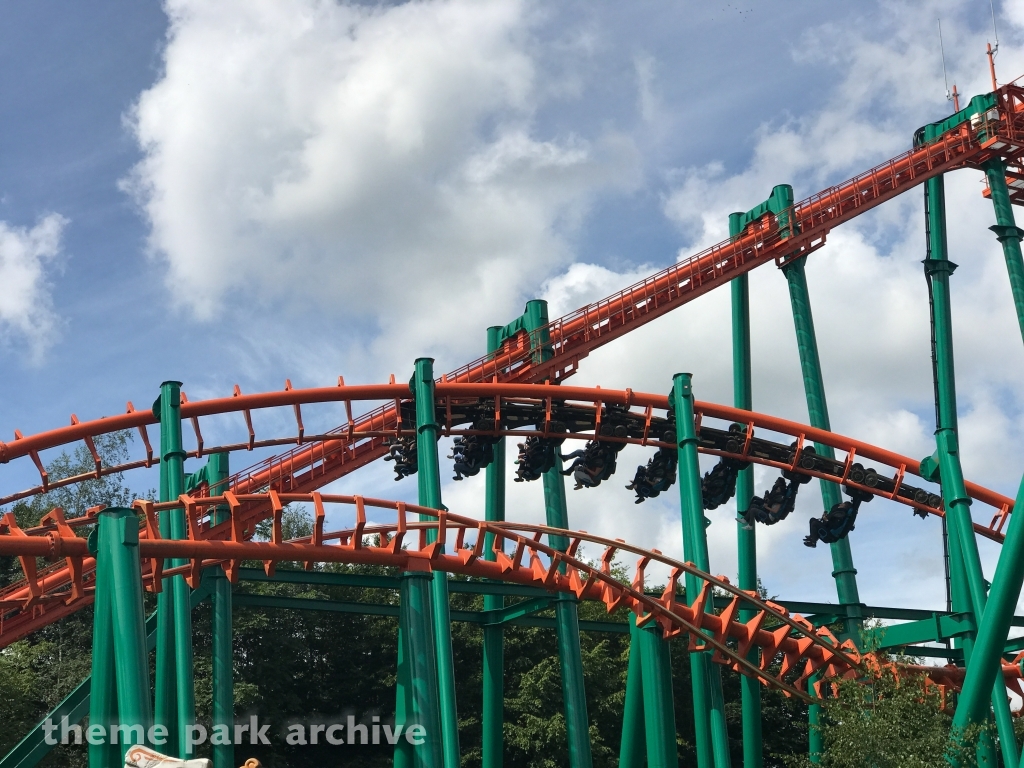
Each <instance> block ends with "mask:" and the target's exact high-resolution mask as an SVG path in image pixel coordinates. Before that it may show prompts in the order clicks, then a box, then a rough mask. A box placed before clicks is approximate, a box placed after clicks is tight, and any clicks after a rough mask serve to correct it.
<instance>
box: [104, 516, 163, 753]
mask: <svg viewBox="0 0 1024 768" xmlns="http://www.w3.org/2000/svg"><path fill="white" fill-rule="evenodd" d="M97 530H98V536H97V558H98V559H101V562H102V560H106V563H104V564H103V565H102V567H101V568H98V569H97V579H96V593H97V597H99V595H100V594H102V593H106V602H107V604H106V606H104V607H103V615H101V616H100V619H99V620H100V621H106V622H110V624H111V626H112V629H113V656H114V668H115V670H116V673H115V677H116V680H117V685H116V688H117V720H118V722H119V724H121V725H124V726H128V727H129V730H122V731H121V732H120V733H119V734H118V736H119V738H118V742H119V743H118V745H117V747H115V748H114V750H113V751H114V753H115V754H118V755H119V756H120V758H121V761H122V762H123V758H124V754H125V753H126V752H127V751H128V747H130V746H132V745H134V744H143V743H145V740H146V736H145V731H146V730H147V729H148V728H149V727H150V725H152V724H153V709H152V705H151V703H150V698H149V697H150V687H149V654H148V652H147V648H146V616H145V611H144V606H143V602H142V567H141V564H140V560H139V519H138V517H137V516H136V514H135V512H134V510H131V509H123V508H119V507H108V508H107V509H105V510H103V511H101V512H100V513H99V519H98V522H97ZM104 580H105V582H106V583H104ZM105 657H106V661H107V662H108V663H109V658H110V655H109V653H106V652H105ZM106 677H107V678H109V673H108V674H107V675H106ZM104 688H106V686H104ZM105 693H109V691H105ZM137 726H141V727H142V729H143V730H142V734H141V735H140V733H139V732H138V731H134V730H130V729H131V728H132V727H137ZM108 740H110V735H109V733H108Z"/></svg>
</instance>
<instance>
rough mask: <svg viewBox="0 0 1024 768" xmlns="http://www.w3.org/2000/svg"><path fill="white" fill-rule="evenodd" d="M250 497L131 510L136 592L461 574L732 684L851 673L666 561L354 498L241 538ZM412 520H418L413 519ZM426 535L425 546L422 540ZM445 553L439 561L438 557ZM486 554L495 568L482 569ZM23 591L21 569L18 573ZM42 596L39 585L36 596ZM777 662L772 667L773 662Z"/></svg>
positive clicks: (612, 545)
mask: <svg viewBox="0 0 1024 768" xmlns="http://www.w3.org/2000/svg"><path fill="white" fill-rule="evenodd" d="M258 500H260V499H256V498H252V497H248V498H247V497H245V496H236V495H235V494H232V493H230V492H229V493H226V494H225V495H224V496H220V497H214V498H210V497H204V498H192V497H188V496H182V497H181V498H180V499H179V501H178V502H171V503H165V504H154V503H152V502H146V501H139V502H136V503H135V507H136V509H137V510H138V512H139V515H140V518H141V520H140V522H141V525H142V530H141V531H140V542H139V553H140V556H141V557H142V559H143V574H144V583H145V584H146V586H147V588H148V589H149V590H151V591H159V590H160V588H161V582H162V580H163V579H164V578H166V577H167V576H169V575H172V574H174V573H182V574H183V575H184V576H185V578H186V580H187V581H188V582H189V584H190V585H191V586H193V587H196V586H198V584H199V580H200V578H201V572H202V569H204V568H208V567H222V568H223V569H224V571H225V573H226V574H227V575H228V578H229V579H231V580H232V581H236V580H237V576H238V568H239V566H240V563H241V561H242V560H262V561H263V562H264V564H265V567H266V569H267V572H268V573H273V570H274V568H275V566H276V564H277V563H279V562H283V561H284V562H288V561H293V562H294V561H298V562H305V563H306V564H307V567H309V565H310V564H311V563H314V562H342V563H362V564H372V565H379V566H390V567H395V568H400V569H402V570H420V571H446V572H449V573H457V574H463V575H469V576H476V577H481V578H488V579H499V580H502V581H509V582H515V583H519V584H526V585H530V586H536V587H542V588H544V589H546V590H548V591H550V592H566V593H573V594H575V595H576V596H577V597H579V598H581V599H589V600H600V601H601V602H603V603H604V604H605V606H606V608H607V610H608V612H609V613H610V612H612V611H614V610H615V609H617V608H620V607H621V608H625V609H627V610H629V611H631V612H632V613H633V614H634V615H635V616H636V621H637V624H639V625H643V624H648V623H650V622H654V623H655V624H656V625H657V626H658V627H660V629H661V631H662V634H663V636H665V637H675V636H679V635H684V634H685V635H687V636H688V637H689V639H690V648H691V650H706V651H710V652H712V653H713V656H712V658H713V660H714V661H716V662H718V663H720V664H724V665H727V666H729V667H731V668H732V669H734V670H736V671H737V672H740V673H741V674H745V675H749V676H751V677H757V678H759V679H760V680H762V682H764V683H765V684H767V685H771V686H774V687H776V688H779V689H781V690H782V691H784V692H785V693H786V694H788V695H791V696H797V697H799V698H801V699H804V700H805V701H812V700H813V698H814V697H812V696H811V695H810V693H809V691H808V685H807V684H808V680H809V679H810V678H811V676H812V675H815V674H818V673H821V674H822V675H823V676H824V677H826V678H828V679H834V678H837V677H843V676H847V675H850V674H853V673H855V672H856V670H857V667H858V664H859V660H860V657H859V655H858V653H857V651H856V648H855V647H854V646H853V644H852V643H850V642H849V641H847V642H846V643H840V642H839V641H838V640H837V639H836V638H835V636H834V635H832V633H831V632H829V630H828V629H827V628H825V627H819V628H815V627H814V625H813V624H811V623H810V622H809V621H807V620H806V619H804V618H803V617H802V616H799V615H790V614H789V612H788V611H787V610H786V609H785V608H783V607H782V606H779V605H776V604H775V603H772V602H771V601H767V600H762V599H760V598H759V597H758V596H757V595H756V594H754V593H749V592H745V591H742V590H739V589H737V588H736V587H734V586H733V585H732V584H731V583H730V582H729V580H728V579H726V578H725V577H724V576H718V577H715V576H712V575H710V574H707V573H704V572H702V571H700V570H698V569H697V568H696V567H694V566H693V564H692V563H684V562H680V561H678V560H674V559H673V558H669V557H666V556H665V555H663V554H662V553H661V552H659V551H658V550H645V549H642V548H639V547H634V546H632V545H629V544H626V543H623V542H621V541H612V540H610V539H605V538H602V537H599V536H593V535H591V534H588V533H585V532H581V531H570V530H564V529H559V528H550V527H548V526H543V525H520V524H515V523H490V522H483V521H480V520H474V519H472V518H468V517H463V516H460V515H455V514H452V513H450V512H445V511H438V510H433V509H428V508H425V507H420V506H416V505H413V504H406V503H404V502H394V501H384V500H380V499H369V498H363V497H360V496H329V495H320V494H318V493H314V494H278V493H276V492H273V491H271V492H270V493H269V494H266V498H265V499H263V501H265V502H266V503H268V504H269V505H270V506H271V508H272V509H273V510H274V520H275V524H274V525H273V526H272V538H271V541H269V542H255V541H250V540H247V539H246V538H245V537H244V533H243V530H242V526H241V525H240V523H239V522H238V521H237V515H238V513H239V512H240V511H241V510H242V507H243V504H244V503H246V502H250V503H251V502H253V501H258ZM295 502H303V503H308V504H311V505H313V506H314V508H315V510H316V525H315V532H314V534H313V535H312V536H309V537H305V538H302V539H295V540H291V541H284V540H282V539H281V527H280V519H281V518H280V516H281V512H282V510H283V507H284V505H285V504H288V503H295ZM218 504H224V505H227V506H228V507H229V508H230V510H231V517H232V520H231V521H229V522H228V526H229V527H231V530H232V536H231V537H230V538H228V539H226V540H216V541H214V540H208V539H204V538H202V528H201V521H202V519H203V518H204V517H206V516H207V514H208V512H209V511H210V510H212V509H213V508H214V507H215V506H216V505H218ZM329 504H342V505H349V506H352V507H353V508H354V510H355V517H356V524H355V526H353V528H351V529H348V530H344V531H335V532H324V531H323V523H324V519H325V516H326V509H325V507H326V505H329ZM175 508H177V509H181V508H184V509H185V511H186V517H187V521H188V531H189V537H188V538H187V539H181V540H169V539H163V538H161V537H160V533H159V515H160V514H161V513H163V512H166V511H168V510H170V509H175ZM370 510H373V511H384V512H393V513H394V516H395V521H394V522H393V523H383V524H382V523H373V522H372V521H370V520H369V519H368V517H367V513H368V511H370ZM411 515H418V516H419V519H418V520H416V519H413V518H412V517H410V516H411ZM430 532H434V533H436V537H435V538H434V541H430V539H431V538H432V537H431V536H430V535H428V534H429V533H430ZM486 534H491V535H492V536H493V542H494V543H493V548H492V550H491V552H490V553H486V552H485V551H484V546H485V545H484V542H485V541H486V538H487V537H486ZM545 536H548V537H552V536H554V537H563V538H564V540H567V542H568V546H567V547H566V549H565V550H559V549H555V548H553V547H551V546H550V545H548V544H545V543H544V542H543V541H542V538H543V537H545ZM581 546H597V547H599V548H601V549H602V550H603V552H602V554H601V556H600V558H599V561H597V562H596V563H591V562H589V561H588V560H585V559H583V557H582V555H581V554H580V548H581ZM446 549H448V550H450V551H451V554H446V552H445V550H446ZM0 554H4V555H14V556H17V557H19V558H21V559H22V562H23V563H24V562H29V561H31V560H34V558H35V557H40V556H55V555H56V556H60V557H63V558H65V559H66V560H68V561H69V562H72V561H73V562H77V563H78V564H79V567H78V568H77V569H76V570H77V572H78V573H79V574H81V573H82V571H83V569H82V567H81V566H82V564H83V563H84V561H85V559H86V558H87V557H89V553H88V546H87V542H86V540H85V539H84V538H81V537H79V536H77V535H75V534H74V533H73V532H69V531H64V532H58V533H57V534H53V533H46V534H37V535H28V534H26V533H25V532H24V531H19V530H17V529H16V527H12V525H11V518H10V516H8V518H7V521H6V525H5V527H4V528H3V529H0ZM486 554H491V555H493V559H490V560H489V559H485V555H486ZM619 555H626V556H627V557H635V558H636V559H637V562H636V570H635V575H634V577H633V579H632V581H631V582H630V583H628V584H626V583H623V582H621V581H619V580H618V579H617V578H616V577H615V576H614V575H613V572H612V569H613V564H614V562H615V559H616V557H617V556H619ZM165 558H185V559H187V560H188V562H187V563H186V564H185V565H181V566H178V567H176V568H172V569H164V565H163V564H164V559H165ZM651 564H659V565H662V566H665V567H667V568H668V569H669V577H668V582H667V585H666V587H665V590H664V593H663V594H662V596H661V597H660V598H655V597H652V596H650V595H648V594H646V593H645V591H644V590H645V579H646V571H647V569H648V568H649V567H650V566H651ZM686 574H692V575H694V576H696V577H697V578H698V579H699V580H700V581H701V582H702V586H701V590H700V593H699V595H697V596H696V599H695V600H694V601H693V604H692V605H690V606H688V605H686V604H685V603H683V602H680V597H681V595H680V591H679V580H680V578H682V577H683V576H684V575H686ZM26 576H28V577H29V580H30V582H31V581H32V580H33V576H32V574H31V569H29V571H27V572H26ZM72 588H73V590H75V591H76V592H80V593H83V594H84V593H86V592H88V591H90V590H91V587H90V585H89V583H88V582H87V581H86V580H85V579H84V578H80V579H79V580H78V581H77V582H76V583H75V584H74V585H73V587H72ZM40 589H41V587H37V588H36V591H37V592H38V591H39V590H40ZM715 590H717V591H718V592H719V594H723V593H724V594H726V595H728V596H729V598H730V601H729V603H728V605H726V606H725V607H724V608H722V609H720V610H719V611H718V612H717V613H716V612H715V608H714V606H713V602H712V600H711V599H710V598H711V596H712V594H713V591H715ZM741 609H748V610H751V611H753V612H754V615H753V617H752V618H751V619H749V620H748V621H746V622H741V621H739V620H738V618H737V617H738V616H739V611H740V610H741ZM754 648H757V649H759V650H760V651H761V653H760V662H759V663H755V662H752V661H750V660H748V658H747V656H748V654H749V652H750V651H751V650H752V649H754ZM777 660H778V661H779V663H778V664H777V665H776V663H775V662H776V661H777Z"/></svg>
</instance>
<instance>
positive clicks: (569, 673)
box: [524, 300, 593, 768]
mask: <svg viewBox="0 0 1024 768" xmlns="http://www.w3.org/2000/svg"><path fill="white" fill-rule="evenodd" d="M524 319H525V328H526V330H527V332H528V333H529V334H530V343H531V346H532V347H534V349H535V352H534V357H535V360H536V361H537V362H542V361H544V360H547V359H549V358H550V357H551V347H550V340H549V338H548V335H547V325H548V305H547V302H546V301H540V300H534V301H529V302H527V303H526V312H525V314H524ZM543 482H544V509H545V513H546V520H547V524H548V525H550V526H551V527H553V528H568V527H569V513H568V511H567V509H566V504H565V478H564V477H562V460H561V458H560V457H559V455H558V453H557V452H556V454H555V464H554V466H553V467H552V468H551V469H549V470H548V471H547V472H545V473H544V477H543ZM549 543H550V544H551V546H552V547H554V548H555V549H561V550H565V549H567V548H568V546H569V541H568V539H566V538H565V537H564V536H551V537H549ZM554 602H555V627H556V633H557V635H558V658H559V662H560V664H561V672H562V703H563V707H564V709H565V725H566V732H567V735H568V739H569V768H591V766H592V765H593V757H592V755H591V751H590V720H589V718H588V715H587V696H586V689H585V687H584V683H583V655H582V652H581V651H580V624H579V613H578V610H577V604H578V602H579V601H578V600H577V599H576V598H575V596H573V595H568V594H564V593H562V594H559V595H558V597H557V598H556V599H555V601H554Z"/></svg>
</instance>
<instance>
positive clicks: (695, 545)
mask: <svg viewBox="0 0 1024 768" xmlns="http://www.w3.org/2000/svg"><path fill="white" fill-rule="evenodd" d="M692 378H693V377H692V376H691V374H689V373H677V374H676V375H675V377H674V378H673V381H672V405H673V408H674V410H675V415H676V439H677V440H678V441H679V448H678V451H679V498H680V503H681V507H682V519H683V556H684V557H685V558H686V560H688V561H690V562H692V563H693V564H694V565H696V566H697V567H698V568H700V569H701V570H702V571H704V572H707V571H709V570H710V567H711V566H710V564H709V559H708V539H707V531H706V530H705V528H706V524H707V521H706V518H705V517H704V500H703V497H702V495H701V489H700V463H699V461H698V457H697V433H696V430H695V429H694V424H693V386H692ZM700 588H701V583H700V581H699V580H698V579H697V577H696V576H694V575H693V574H687V575H686V601H687V603H688V604H689V605H692V604H693V603H694V602H695V601H696V599H697V595H698V594H699V593H700ZM690 670H691V676H692V680H693V711H694V719H695V721H696V723H695V724H696V732H697V765H698V768H711V766H712V765H714V768H729V766H730V756H729V734H728V731H727V730H726V723H725V705H724V703H723V700H722V676H721V671H720V670H719V668H718V665H716V664H714V663H713V662H712V661H711V659H710V657H709V655H708V654H707V653H691V654H690ZM709 737H710V738H709Z"/></svg>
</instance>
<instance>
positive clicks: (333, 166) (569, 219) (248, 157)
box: [126, 0, 636, 359]
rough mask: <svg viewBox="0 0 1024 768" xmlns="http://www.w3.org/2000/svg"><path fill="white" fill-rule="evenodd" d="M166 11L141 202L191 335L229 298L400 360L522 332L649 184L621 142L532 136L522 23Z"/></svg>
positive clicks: (447, 6)
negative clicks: (600, 217) (358, 333)
mask: <svg viewBox="0 0 1024 768" xmlns="http://www.w3.org/2000/svg"><path fill="white" fill-rule="evenodd" d="M166 7H167V12H168V15H169V17H170V31H169V36H168V41H167V47H166V51H165V55H164V72H163V75H162V76H161V77H160V78H159V80H158V81H157V82H156V83H155V84H154V85H153V86H152V87H151V88H150V89H149V90H147V91H146V92H145V93H144V94H142V96H141V97H140V99H139V100H138V103H137V105H136V107H135V109H134V111H133V113H132V115H131V126H132V129H133V131H134V133H135V135H136V137H137V140H138V142H139V144H140V146H141V148H142V149H143V152H144V159H143V160H142V161H141V162H140V163H139V164H138V166H137V167H136V168H135V170H134V172H133V174H132V175H131V177H130V178H129V179H128V180H127V181H126V187H127V188H128V189H130V190H131V192H132V193H133V194H134V195H135V198H136V199H137V201H138V202H139V204H140V205H141V206H142V208H143V210H144V212H145V215H146V217H147V218H148V220H149V222H150V225H151V238H150V245H151V248H152V251H153V253H154V254H155V255H156V257H157V258H158V259H160V260H161V261H163V262H164V263H165V264H166V267H167V282H168V285H169V286H173V295H174V298H175V299H176V300H177V301H178V302H179V304H180V305H183V306H184V307H185V308H186V309H187V310H189V311H191V312H193V313H194V314H195V315H196V316H198V317H201V318H205V317H211V316H212V315H213V314H214V313H215V312H219V311H220V308H221V306H222V304H221V300H222V299H223V298H224V297H226V296H231V297H237V296H240V295H244V296H246V301H247V302H248V304H249V305H250V306H253V305H255V306H260V305H263V306H269V305H270V304H271V303H273V302H278V303H279V304H283V305H285V306H288V305H291V306H302V307H309V306H319V307H322V308H324V309H326V310H327V311H328V312H330V313H332V314H333V316H335V317H337V316H344V315H348V316H349V317H353V316H361V317H363V318H364V319H365V326H364V327H365V329H367V330H371V335H372V331H373V330H376V332H377V334H376V336H377V338H379V339H381V340H382V341H381V342H380V347H381V348H385V347H386V348H388V349H392V350H393V347H394V345H395V343H396V340H398V341H397V343H399V344H400V345H401V347H402V349H401V352H400V353H399V352H398V351H394V354H395V355H396V356H398V355H399V354H400V355H401V356H404V357H405V358H406V359H407V358H408V357H409V356H410V355H411V354H414V352H413V351H414V350H415V352H422V351H423V350H424V349H428V348H430V347H431V345H432V344H436V339H437V338H438V337H441V336H444V335H446V333H447V334H450V333H451V331H453V330H454V329H456V328H458V327H461V326H467V325H468V326H469V327H474V328H483V327H486V326H487V325H489V324H492V323H493V313H494V311H495V309H500V310H501V311H502V312H503V314H507V315H509V316H513V315H514V314H518V311H520V307H519V304H520V302H521V300H522V298H523V296H522V295H521V292H522V291H523V289H524V285H525V283H526V280H527V276H529V279H530V280H537V275H538V274H540V275H544V274H546V273H550V272H552V271H553V270H555V269H557V268H558V266H559V265H564V264H566V263H567V262H568V261H569V260H570V257H571V253H570V251H569V249H568V248H567V246H566V241H565V239H564V235H565V233H567V232H572V231H573V230H574V228H575V227H576V226H577V225H578V222H579V220H580V216H581V214H582V213H583V212H584V211H585V209H586V206H587V204H588V201H589V200H590V198H591V196H592V195H593V194H594V193H595V191H598V190H601V189H603V188H611V187H617V188H621V187H622V186H623V185H629V184H631V183H633V179H634V178H635V172H634V170H633V167H634V165H635V163H636V158H635V154H636V153H635V149H634V148H633V146H632V143H631V142H630V141H629V140H628V139H627V138H625V137H623V136H620V135H616V134H614V133H611V132H598V133H594V134H584V133H578V134H577V133H571V132H570V133H565V134H560V135H552V136H538V135H537V134H536V132H535V130H534V128H533V115H534V112H535V110H536V109H537V107H538V104H539V102H540V100H541V99H542V98H543V97H542V96H541V95H540V93H539V87H538V84H537V80H538V75H537V72H536V67H535V63H534V61H533V59H532V57H531V54H530V48H531V42H530V41H531V34H532V25H533V22H534V18H535V16H536V13H535V11H534V10H533V9H532V7H531V6H530V5H529V4H528V3H525V2H520V1H519V0H501V1H500V2H493V3H473V2H466V1H464V0H454V1H452V2H423V3H406V4H401V5H397V6H361V5H345V4H339V3H334V2H325V1H324V0H290V1H289V2H285V3H281V2H274V1H271V0H263V1H261V2H251V1H250V0H244V1H243V0H236V1H235V2H227V3H218V4H216V5H210V4H209V3H203V2H197V1H196V0H170V2H168V3H167V5H166ZM544 88H545V89H546V88H548V84H544ZM545 92H546V91H545ZM442 295H443V296H444V297H445V301H444V304H445V305H446V306H447V307H449V308H450V307H453V306H454V307H455V308H456V309H447V310H446V309H445V308H439V306H438V305H439V303H440V302H439V301H438V299H439V297H440V296H442ZM446 312H447V314H446ZM370 347H371V348H370V353H371V354H373V353H377V352H380V351H381V349H380V348H374V347H373V345H372V344H371V345H370Z"/></svg>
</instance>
